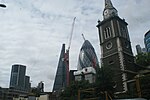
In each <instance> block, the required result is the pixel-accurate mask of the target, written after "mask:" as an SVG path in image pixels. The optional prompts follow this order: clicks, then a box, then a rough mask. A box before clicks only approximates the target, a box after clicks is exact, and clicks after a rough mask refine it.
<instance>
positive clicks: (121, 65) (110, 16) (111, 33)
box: [97, 0, 134, 94]
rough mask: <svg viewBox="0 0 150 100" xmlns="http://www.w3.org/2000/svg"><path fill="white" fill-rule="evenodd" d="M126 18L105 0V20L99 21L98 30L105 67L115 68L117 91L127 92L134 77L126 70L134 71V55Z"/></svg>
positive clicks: (109, 0)
mask: <svg viewBox="0 0 150 100" xmlns="http://www.w3.org/2000/svg"><path fill="white" fill-rule="evenodd" d="M127 25H128V24H127V22H125V19H121V18H120V17H119V16H118V11H117V9H116V8H115V7H114V6H113V4H112V2H111V0H105V8H104V10H103V20H102V21H98V25H97V28H98V32H99V38H100V47H101V62H102V65H103V66H104V67H109V68H111V69H112V70H114V71H113V72H114V75H113V81H114V82H115V84H116V85H115V86H116V88H115V92H116V94H117V93H126V92H127V91H128V82H127V80H130V79H132V78H133V77H134V75H133V74H131V73H130V74H129V73H125V71H127V70H130V71H134V56H133V53H132V49H131V42H130V38H129V32H128V28H127Z"/></svg>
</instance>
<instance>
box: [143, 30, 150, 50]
mask: <svg viewBox="0 0 150 100" xmlns="http://www.w3.org/2000/svg"><path fill="white" fill-rule="evenodd" d="M144 42H145V47H146V49H147V52H150V30H149V31H148V32H147V33H146V34H145V38H144Z"/></svg>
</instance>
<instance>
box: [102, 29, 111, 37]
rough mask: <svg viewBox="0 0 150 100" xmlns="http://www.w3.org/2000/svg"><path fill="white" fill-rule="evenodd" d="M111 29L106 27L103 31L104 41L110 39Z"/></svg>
mask: <svg viewBox="0 0 150 100" xmlns="http://www.w3.org/2000/svg"><path fill="white" fill-rule="evenodd" d="M111 34H112V33H111V28H110V27H106V28H105V30H104V38H105V39H108V38H110V37H111Z"/></svg>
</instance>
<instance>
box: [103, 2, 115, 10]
mask: <svg viewBox="0 0 150 100" xmlns="http://www.w3.org/2000/svg"><path fill="white" fill-rule="evenodd" d="M106 8H113V5H112V2H111V0H105V9H106Z"/></svg>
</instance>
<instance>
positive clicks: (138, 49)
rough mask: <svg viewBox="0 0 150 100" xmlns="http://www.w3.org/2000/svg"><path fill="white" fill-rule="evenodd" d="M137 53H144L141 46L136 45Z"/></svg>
mask: <svg viewBox="0 0 150 100" xmlns="http://www.w3.org/2000/svg"><path fill="white" fill-rule="evenodd" d="M136 52H137V54H140V53H142V48H141V46H140V45H136Z"/></svg>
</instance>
